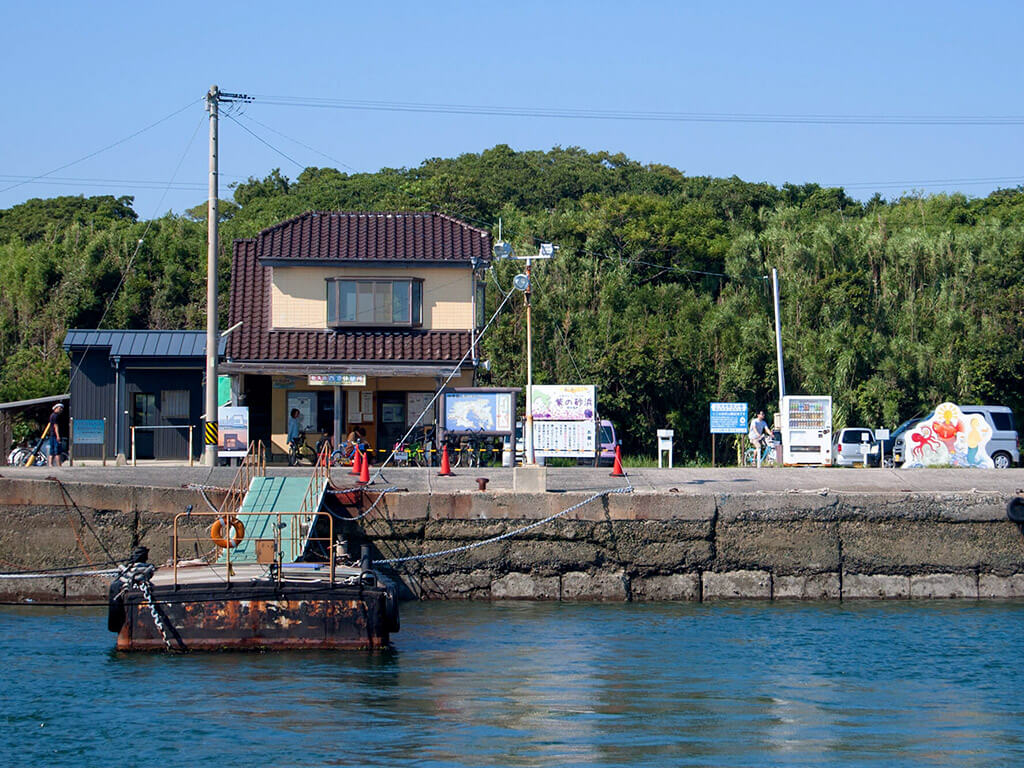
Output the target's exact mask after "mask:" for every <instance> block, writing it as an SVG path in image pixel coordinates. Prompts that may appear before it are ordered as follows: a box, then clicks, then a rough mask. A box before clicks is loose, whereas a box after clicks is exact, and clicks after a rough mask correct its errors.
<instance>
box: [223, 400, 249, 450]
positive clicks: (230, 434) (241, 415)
mask: <svg viewBox="0 0 1024 768" xmlns="http://www.w3.org/2000/svg"><path fill="white" fill-rule="evenodd" d="M217 419H218V421H219V423H220V424H219V426H220V429H219V431H218V433H217V455H218V456H224V457H227V458H230V457H241V456H245V454H246V453H247V452H248V450H249V409H248V408H247V407H238V406H221V407H220V408H218V409H217Z"/></svg>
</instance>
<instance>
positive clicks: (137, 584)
mask: <svg viewBox="0 0 1024 768" xmlns="http://www.w3.org/2000/svg"><path fill="white" fill-rule="evenodd" d="M120 571H121V573H120V575H119V576H118V579H120V580H121V581H122V582H124V587H123V588H122V589H121V591H120V592H119V593H118V595H117V598H115V599H118V600H120V599H121V598H122V597H123V596H124V594H125V593H126V592H127V591H128V590H129V589H132V588H135V589H137V590H139V591H140V592H141V593H142V596H143V597H144V598H146V602H147V603H148V604H149V613H150V615H151V616H152V617H153V623H154V624H155V625H156V628H157V629H158V630H160V634H161V635H163V638H164V645H166V646H167V650H168V651H173V650H174V648H173V646H172V645H171V637H170V633H169V632H168V631H167V627H166V626H165V625H164V620H163V617H162V616H161V615H160V612H159V611H157V609H156V601H155V600H154V599H153V592H152V591H151V590H150V581H149V580H150V579H151V578H153V574H154V573H155V572H156V566H155V565H153V564H152V563H139V562H135V563H132V564H131V565H122V566H121V568H120Z"/></svg>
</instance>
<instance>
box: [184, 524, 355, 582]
mask: <svg viewBox="0 0 1024 768" xmlns="http://www.w3.org/2000/svg"><path fill="white" fill-rule="evenodd" d="M261 514H270V515H274V516H275V517H276V518H277V525H275V526H274V538H273V542H274V547H275V549H274V551H275V553H276V559H275V562H276V565H277V568H276V571H277V574H276V575H277V583H278V585H280V584H281V579H282V567H283V566H284V565H286V563H284V562H283V557H284V549H283V548H282V546H281V545H282V543H283V541H285V540H287V541H289V542H290V543H292V544H299V543H301V542H300V530H301V522H302V520H303V518H304V516H305V517H309V518H310V519H311V521H310V522H311V525H310V528H309V529H307V530H309V531H312V519H315V518H316V517H321V516H322V517H326V518H327V530H328V533H327V536H326V537H322V536H318V537H316V538H313V537H308V536H307V537H306V538H305V542H310V541H323V542H326V543H327V547H326V550H327V553H328V555H327V560H326V562H327V564H328V565H329V572H330V584H331V586H332V587H333V586H334V582H335V566H336V563H335V560H336V557H335V555H336V553H335V551H334V518H333V517H332V516H331V514H330V513H329V512H312V513H305V512H270V513H261ZM195 517H214V518H220V519H223V520H225V521H226V520H229V519H230V517H229V516H225V515H222V514H221V513H220V512H179V513H178V514H177V515H175V516H174V527H173V530H172V534H171V547H172V552H171V559H172V561H173V562H174V587H175V589H177V587H178V547H179V545H180V544H182V543H189V542H200V541H208V540H209V538H208V537H209V535H210V534H209V532H207V538H204V537H200V536H184V537H183V536H179V535H178V522H179V521H180V520H182V519H183V518H184V519H190V518H195ZM282 518H298V523H299V524H298V525H282V523H281V520H282ZM286 528H287V529H288V538H287V539H285V538H284V537H283V536H282V533H281V532H282V531H283V530H285V529H286ZM216 549H218V550H220V549H222V548H221V547H219V546H217V547H216ZM231 550H232V547H228V548H226V549H225V550H224V551H225V554H226V558H225V561H224V563H223V566H224V579H225V584H227V585H230V584H231V576H232V568H231ZM244 562H249V561H244ZM210 567H211V568H213V567H214V566H213V565H212V564H210Z"/></svg>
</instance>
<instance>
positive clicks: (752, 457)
mask: <svg viewBox="0 0 1024 768" xmlns="http://www.w3.org/2000/svg"><path fill="white" fill-rule="evenodd" d="M743 466H745V467H756V466H758V463H757V446H755V445H748V446H747V450H746V451H744V452H743ZM760 466H762V467H765V466H769V467H771V466H775V441H774V440H773V439H771V438H770V437H769V438H767V439H766V440H765V441H764V450H763V451H762V452H761V464H760Z"/></svg>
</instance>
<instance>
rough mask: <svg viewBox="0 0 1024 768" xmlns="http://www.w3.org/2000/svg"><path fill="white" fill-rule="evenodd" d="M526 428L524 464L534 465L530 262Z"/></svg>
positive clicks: (527, 280) (527, 321)
mask: <svg viewBox="0 0 1024 768" xmlns="http://www.w3.org/2000/svg"><path fill="white" fill-rule="evenodd" d="M524 295H525V297H526V428H525V430H523V442H524V443H525V448H526V463H527V464H529V465H533V464H535V463H536V460H535V459H534V455H533V327H532V323H531V317H530V314H531V313H530V260H529V259H527V260H526V291H525V294H524Z"/></svg>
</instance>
